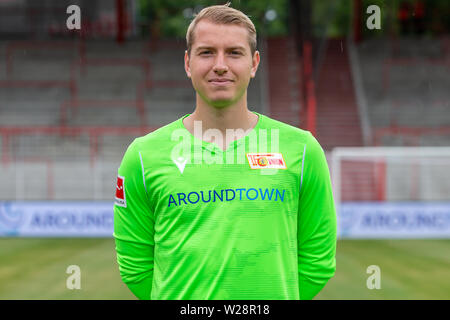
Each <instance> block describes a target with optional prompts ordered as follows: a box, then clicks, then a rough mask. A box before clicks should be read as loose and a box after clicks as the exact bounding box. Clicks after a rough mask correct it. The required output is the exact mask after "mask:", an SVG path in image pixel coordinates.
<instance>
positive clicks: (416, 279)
mask: <svg viewBox="0 0 450 320" xmlns="http://www.w3.org/2000/svg"><path fill="white" fill-rule="evenodd" d="M114 247H115V245H114V240H113V239H98V238H94V239H79V238H76V239H66V238H53V239H47V238H0V299H107V300H109V299H135V297H134V295H133V294H132V293H131V292H130V291H129V290H128V288H127V287H126V286H125V284H123V282H122V281H121V279H120V275H119V271H118V266H117V262H116V259H115V251H114ZM336 262H337V270H336V275H335V276H334V277H333V278H332V279H331V280H330V281H329V282H328V284H327V285H326V286H325V288H324V289H323V290H322V291H321V292H320V293H319V294H318V296H317V297H316V299H450V280H449V279H450V240H339V241H338V245H337V256H336ZM69 265H78V266H79V267H80V269H81V289H79V290H77V289H73V290H69V289H67V287H66V280H67V278H68V277H69V276H70V275H69V274H67V273H66V269H67V267H68V266H69ZM370 265H377V266H379V267H380V271H381V282H380V283H381V288H380V289H372V290H370V289H368V288H367V286H366V281H367V278H368V277H369V276H370V274H368V273H366V271H367V267H368V266H370Z"/></svg>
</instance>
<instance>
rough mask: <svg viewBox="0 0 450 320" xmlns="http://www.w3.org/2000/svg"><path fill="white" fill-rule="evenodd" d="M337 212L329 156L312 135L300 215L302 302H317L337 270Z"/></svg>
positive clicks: (303, 181) (308, 149) (306, 152)
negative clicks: (326, 156)
mask: <svg viewBox="0 0 450 320" xmlns="http://www.w3.org/2000/svg"><path fill="white" fill-rule="evenodd" d="M335 256H336V210H335V205H334V199H333V192H332V187H331V179H330V172H329V169H328V165H327V162H326V158H325V153H324V151H323V149H322V147H321V146H320V144H319V143H318V142H317V140H316V139H315V138H314V137H313V136H312V135H310V139H309V140H308V143H307V144H306V148H305V152H304V155H303V169H302V177H301V185H300V199H299V211H298V270H299V290H300V299H302V300H310V299H313V298H314V297H315V296H316V295H317V294H318V293H319V292H320V290H322V288H323V287H324V286H325V284H326V283H327V282H328V280H329V279H330V278H331V277H333V276H334V273H335V270H336V259H335Z"/></svg>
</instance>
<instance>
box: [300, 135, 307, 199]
mask: <svg viewBox="0 0 450 320" xmlns="http://www.w3.org/2000/svg"><path fill="white" fill-rule="evenodd" d="M305 155H306V143H305V147H304V148H303V157H302V176H301V178H300V190H299V192H301V191H302V184H303V168H304V166H305Z"/></svg>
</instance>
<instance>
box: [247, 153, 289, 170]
mask: <svg viewBox="0 0 450 320" xmlns="http://www.w3.org/2000/svg"><path fill="white" fill-rule="evenodd" d="M247 160H248V164H249V165H250V168H252V169H286V162H285V161H284V159H283V155H282V154H281V153H247Z"/></svg>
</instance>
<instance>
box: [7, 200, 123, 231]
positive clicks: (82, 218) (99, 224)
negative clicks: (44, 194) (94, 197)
mask: <svg viewBox="0 0 450 320" xmlns="http://www.w3.org/2000/svg"><path fill="white" fill-rule="evenodd" d="M113 206H114V203H113V201H110V202H50V201H48V202H0V236H4V237H5V236H19V237H112V234H113V228H114V224H113V218H114V212H113Z"/></svg>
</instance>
